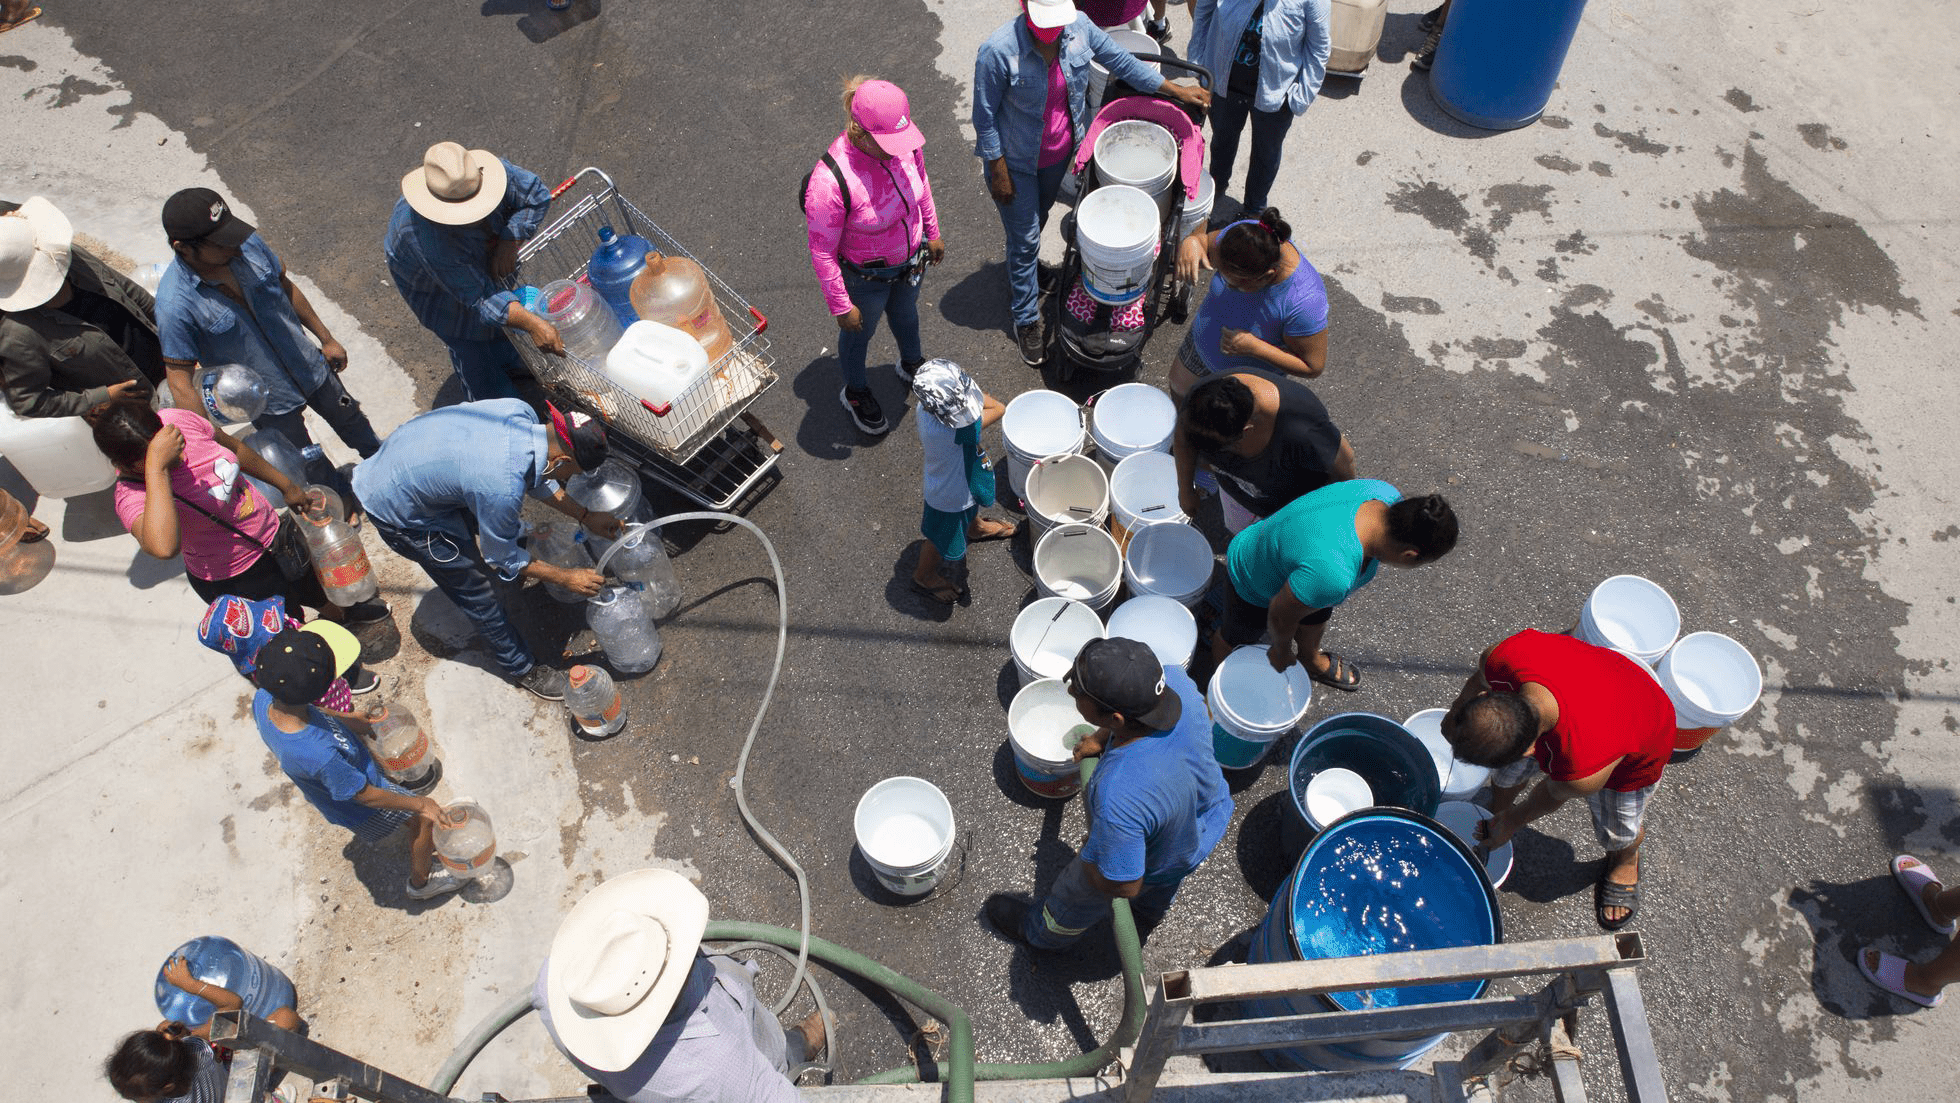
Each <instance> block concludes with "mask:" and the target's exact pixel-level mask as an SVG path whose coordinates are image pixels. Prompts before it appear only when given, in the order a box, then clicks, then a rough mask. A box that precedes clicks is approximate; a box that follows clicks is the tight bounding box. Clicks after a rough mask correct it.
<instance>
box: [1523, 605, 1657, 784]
mask: <svg viewBox="0 0 1960 1103" xmlns="http://www.w3.org/2000/svg"><path fill="white" fill-rule="evenodd" d="M1484 680H1485V681H1487V682H1489V683H1490V684H1491V687H1492V688H1494V689H1501V690H1509V691H1511V692H1516V691H1518V690H1520V689H1522V688H1523V687H1524V684H1525V683H1526V682H1536V683H1538V684H1539V685H1541V686H1543V687H1545V689H1546V691H1547V692H1549V693H1550V694H1551V695H1552V697H1553V698H1555V699H1556V700H1557V701H1558V723H1557V724H1554V725H1552V730H1551V731H1548V732H1546V733H1545V734H1544V735H1542V736H1539V737H1538V743H1537V744H1536V745H1535V746H1533V747H1532V749H1531V753H1532V757H1534V758H1536V759H1537V760H1538V765H1539V766H1540V767H1542V768H1543V769H1544V771H1545V775H1546V776H1547V777H1551V778H1555V779H1557V780H1559V781H1577V780H1579V779H1580V778H1586V777H1591V776H1592V775H1594V774H1596V773H1598V772H1599V771H1601V770H1603V769H1605V768H1606V764H1607V763H1609V762H1612V761H1613V760H1614V759H1616V758H1618V759H1620V765H1619V767H1618V768H1617V769H1615V770H1614V771H1613V773H1612V776H1610V777H1609V778H1607V781H1606V787H1607V788H1608V789H1615V790H1618V791H1620V792H1622V793H1630V792H1632V791H1634V790H1636V789H1645V788H1646V787H1647V786H1649V785H1652V784H1653V783H1655V782H1657V781H1659V780H1660V779H1661V770H1662V769H1663V768H1664V767H1665V766H1666V765H1667V760H1668V756H1669V755H1671V754H1673V753H1674V702H1672V701H1670V700H1668V697H1667V691H1666V690H1663V689H1662V688H1661V684H1660V683H1659V682H1657V681H1655V680H1654V676H1653V674H1651V673H1649V672H1647V671H1645V670H1642V669H1641V668H1640V664H1639V663H1638V662H1636V661H1634V660H1633V659H1631V658H1628V657H1627V656H1625V655H1622V654H1620V653H1619V652H1618V651H1615V650H1613V649H1612V648H1610V647H1597V646H1594V645H1593V644H1590V643H1587V642H1585V641H1584V640H1579V639H1574V638H1573V637H1571V636H1562V635H1554V634H1552V633H1550V632H1539V631H1536V630H1534V629H1529V628H1527V629H1525V630H1524V631H1522V632H1519V633H1518V634H1517V635H1515V636H1511V637H1510V638H1508V639H1506V640H1505V641H1504V642H1502V643H1500V644H1498V645H1497V646H1496V647H1494V648H1492V649H1491V652H1490V658H1488V659H1486V660H1484ZM1622 756H1625V757H1622Z"/></svg>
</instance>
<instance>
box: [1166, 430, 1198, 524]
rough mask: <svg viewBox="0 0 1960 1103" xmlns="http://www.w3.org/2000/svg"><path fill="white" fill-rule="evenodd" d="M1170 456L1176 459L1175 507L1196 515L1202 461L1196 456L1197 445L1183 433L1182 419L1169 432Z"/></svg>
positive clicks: (1187, 514) (1190, 515)
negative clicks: (1170, 432) (1173, 429)
mask: <svg viewBox="0 0 1960 1103" xmlns="http://www.w3.org/2000/svg"><path fill="white" fill-rule="evenodd" d="M1171 458H1172V459H1174V460H1176V461H1177V507H1178V508H1179V509H1181V510H1183V511H1184V515H1185V516H1186V517H1196V516H1197V515H1198V482H1197V478H1198V467H1199V465H1200V464H1202V463H1203V462H1204V461H1203V460H1201V459H1199V458H1198V449H1197V446H1195V445H1193V444H1192V443H1191V438H1190V437H1188V436H1186V435H1185V433H1184V419H1182V418H1179V419H1178V425H1177V429H1176V430H1175V431H1174V432H1173V433H1172V434H1171Z"/></svg>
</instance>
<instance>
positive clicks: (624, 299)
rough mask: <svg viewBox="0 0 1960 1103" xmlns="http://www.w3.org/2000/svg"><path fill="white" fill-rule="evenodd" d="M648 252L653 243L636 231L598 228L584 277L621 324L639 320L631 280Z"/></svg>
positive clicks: (641, 267) (628, 324)
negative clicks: (597, 242) (624, 231)
mask: <svg viewBox="0 0 1960 1103" xmlns="http://www.w3.org/2000/svg"><path fill="white" fill-rule="evenodd" d="M651 252H653V243H652V242H650V241H648V240H647V239H646V238H643V237H641V236H640V235H638V234H624V235H621V234H616V233H614V232H613V228H612V227H611V226H601V227H599V247H598V248H597V249H594V250H592V262H591V263H590V264H588V265H586V268H585V277H586V279H588V280H590V281H592V290H594V291H597V292H598V293H599V297H600V298H602V299H604V300H606V305H607V306H610V307H612V309H613V313H614V314H615V315H617V316H618V318H619V324H620V325H622V326H630V325H632V324H633V323H634V322H637V321H639V315H637V314H635V313H634V312H633V294H632V292H633V279H634V277H636V276H638V275H639V274H640V271H641V270H642V269H644V268H645V267H646V265H647V254H649V253H651ZM540 298H542V295H541V296H540Z"/></svg>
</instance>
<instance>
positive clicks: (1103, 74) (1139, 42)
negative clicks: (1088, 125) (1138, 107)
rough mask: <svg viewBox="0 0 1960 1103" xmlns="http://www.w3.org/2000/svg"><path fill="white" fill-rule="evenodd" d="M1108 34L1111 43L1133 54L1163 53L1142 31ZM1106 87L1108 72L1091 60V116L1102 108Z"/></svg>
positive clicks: (1155, 41) (1110, 32) (1097, 62)
mask: <svg viewBox="0 0 1960 1103" xmlns="http://www.w3.org/2000/svg"><path fill="white" fill-rule="evenodd" d="M1108 34H1109V37H1110V40H1111V41H1113V42H1115V43H1116V44H1117V45H1118V46H1121V47H1122V48H1124V49H1125V50H1128V51H1130V52H1131V53H1133V54H1147V55H1149V56H1152V57H1156V56H1159V55H1161V54H1162V53H1163V52H1164V48H1163V47H1162V46H1159V45H1158V44H1157V40H1156V39H1154V38H1152V37H1150V36H1149V35H1147V34H1144V33H1143V32H1142V31H1129V30H1116V31H1109V32H1108ZM1151 68H1152V69H1158V70H1161V69H1162V68H1163V66H1161V65H1152V66H1151ZM1108 87H1109V70H1107V69H1105V68H1103V67H1102V62H1100V61H1094V60H1091V61H1090V62H1089V89H1088V93H1089V111H1090V112H1091V113H1092V114H1093V113H1094V112H1095V110H1096V109H1097V108H1098V107H1101V106H1102V98H1103V91H1104V89H1106V88H1108Z"/></svg>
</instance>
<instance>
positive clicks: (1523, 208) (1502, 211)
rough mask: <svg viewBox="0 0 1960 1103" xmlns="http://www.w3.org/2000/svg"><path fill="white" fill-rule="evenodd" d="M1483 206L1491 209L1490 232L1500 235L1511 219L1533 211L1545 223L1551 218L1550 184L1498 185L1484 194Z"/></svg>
mask: <svg viewBox="0 0 1960 1103" xmlns="http://www.w3.org/2000/svg"><path fill="white" fill-rule="evenodd" d="M1484 206H1486V207H1489V208H1490V209H1491V216H1490V232H1491V233H1492V234H1501V233H1503V232H1504V231H1505V230H1506V229H1508V228H1509V227H1510V225H1511V222H1512V220H1513V219H1515V218H1517V216H1518V215H1521V214H1524V213H1526V212H1527V211H1535V212H1537V213H1538V214H1539V215H1541V216H1543V217H1544V218H1545V220H1546V221H1550V220H1551V217H1552V186H1551V185H1550V184H1498V185H1496V186H1494V187H1492V188H1491V189H1490V190H1488V191H1486V192H1484Z"/></svg>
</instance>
